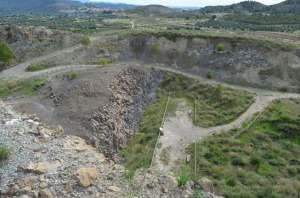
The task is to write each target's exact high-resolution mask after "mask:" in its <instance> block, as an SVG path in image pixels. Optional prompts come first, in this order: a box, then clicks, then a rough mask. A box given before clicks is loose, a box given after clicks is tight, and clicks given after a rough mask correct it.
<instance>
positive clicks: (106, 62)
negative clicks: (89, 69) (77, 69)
mask: <svg viewBox="0 0 300 198" xmlns="http://www.w3.org/2000/svg"><path fill="white" fill-rule="evenodd" d="M99 63H100V65H107V64H109V60H108V59H106V58H100V60H99Z"/></svg>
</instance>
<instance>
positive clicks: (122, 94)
mask: <svg viewBox="0 0 300 198" xmlns="http://www.w3.org/2000/svg"><path fill="white" fill-rule="evenodd" d="M162 78H163V73H162V72H161V71H155V70H152V71H150V72H148V71H145V70H143V69H141V68H134V67H131V68H128V69H126V70H124V71H123V72H121V73H120V74H119V75H117V76H116V77H115V79H114V82H113V83H112V84H111V85H110V91H111V93H112V95H111V97H110V98H109V100H108V101H109V102H108V103H107V104H106V105H104V106H102V107H100V108H99V110H98V111H95V113H94V116H93V117H92V118H91V119H90V125H91V130H92V131H93V132H92V133H93V135H94V139H93V142H94V146H95V147H96V148H98V149H99V150H100V151H101V152H102V153H104V154H105V155H106V156H107V157H110V158H113V157H114V155H115V154H116V153H118V151H119V150H120V149H121V148H123V147H124V146H125V145H126V142H127V140H128V139H129V138H130V137H132V135H133V133H134V131H135V130H137V129H138V126H139V121H140V119H141V117H142V113H143V111H144V109H145V107H146V105H147V104H148V103H151V102H152V101H154V99H155V97H156V88H157V86H158V85H159V83H160V82H161V80H162Z"/></svg>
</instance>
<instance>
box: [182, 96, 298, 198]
mask: <svg viewBox="0 0 300 198" xmlns="http://www.w3.org/2000/svg"><path fill="white" fill-rule="evenodd" d="M299 101H300V100H299V99H298V100H296V99H282V100H276V101H273V102H272V103H271V104H270V105H269V106H268V107H267V108H266V109H265V111H264V112H263V113H262V114H261V116H260V117H259V118H258V120H257V121H256V122H255V123H254V124H253V126H252V127H250V128H249V129H248V130H247V132H245V133H243V134H241V135H240V136H238V137H237V138H235V139H232V136H233V135H234V134H236V133H237V132H238V131H239V129H233V130H231V131H229V132H226V133H221V134H218V135H214V136H210V137H206V138H205V139H204V140H202V141H201V142H198V143H197V161H196V163H197V173H198V177H203V176H205V177H207V178H209V179H210V180H211V181H212V182H213V183H214V186H215V189H216V191H217V194H219V195H223V196H225V197H297V196H298V195H299V192H300V185H299V183H300V182H299V181H300V178H299V174H300V160H299V155H300V103H299ZM187 154H189V155H191V159H192V161H191V163H189V164H187V165H184V166H189V170H190V173H194V172H193V170H194V144H192V145H190V146H189V147H188V148H187Z"/></svg>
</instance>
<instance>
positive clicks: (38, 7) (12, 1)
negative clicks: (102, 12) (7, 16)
mask: <svg viewBox="0 0 300 198" xmlns="http://www.w3.org/2000/svg"><path fill="white" fill-rule="evenodd" d="M81 5H82V3H80V2H78V1H69V0H1V3H0V10H2V11H3V12H4V11H6V12H19V13H24V12H36V11H49V12H51V11H58V10H62V9H66V8H70V7H72V6H81Z"/></svg>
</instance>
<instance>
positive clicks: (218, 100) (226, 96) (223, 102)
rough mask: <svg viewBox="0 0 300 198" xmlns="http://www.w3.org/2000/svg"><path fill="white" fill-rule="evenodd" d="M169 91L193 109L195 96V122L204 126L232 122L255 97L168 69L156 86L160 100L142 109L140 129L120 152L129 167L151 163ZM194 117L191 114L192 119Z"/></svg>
mask: <svg viewBox="0 0 300 198" xmlns="http://www.w3.org/2000/svg"><path fill="white" fill-rule="evenodd" d="M169 93H171V98H182V99H185V100H186V102H187V105H188V107H189V108H190V109H194V98H196V101H197V105H196V106H197V111H196V112H197V121H196V123H195V124H196V125H198V126H202V127H209V126H215V125H219V124H224V123H227V122H230V121H231V120H233V119H235V118H236V117H237V116H238V115H239V114H240V113H241V112H243V110H244V109H246V107H247V105H248V104H249V102H250V101H251V99H252V95H251V94H249V93H247V92H244V91H239V90H233V89H229V88H225V87H223V86H222V85H209V84H205V83H202V82H199V81H197V80H195V79H192V78H188V77H185V76H182V75H178V74H175V73H171V72H166V74H165V79H164V80H163V82H162V83H161V84H160V86H159V88H158V90H157V100H156V101H155V102H154V103H153V104H150V105H149V106H148V108H147V109H146V111H145V112H144V113H143V118H142V120H141V122H140V127H139V130H138V131H137V132H136V133H135V135H134V136H133V137H132V138H131V139H130V140H129V141H128V144H127V146H126V148H124V149H123V150H122V151H121V152H120V156H121V157H124V158H125V166H126V167H127V169H129V170H136V169H138V168H147V167H149V165H150V163H151V159H152V154H153V150H154V147H155V144H156V139H157V135H158V133H159V128H160V125H161V122H162V117H163V114H164V110H165V106H166V103H167V99H168V94H169ZM174 101H175V100H170V103H169V106H168V109H167V112H168V114H169V115H170V114H171V113H173V112H174V111H175V109H176V104H175V103H174ZM193 115H194V114H193ZM193 118H194V117H193V116H191V120H192V119H193Z"/></svg>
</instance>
